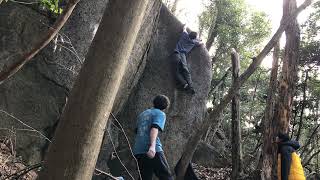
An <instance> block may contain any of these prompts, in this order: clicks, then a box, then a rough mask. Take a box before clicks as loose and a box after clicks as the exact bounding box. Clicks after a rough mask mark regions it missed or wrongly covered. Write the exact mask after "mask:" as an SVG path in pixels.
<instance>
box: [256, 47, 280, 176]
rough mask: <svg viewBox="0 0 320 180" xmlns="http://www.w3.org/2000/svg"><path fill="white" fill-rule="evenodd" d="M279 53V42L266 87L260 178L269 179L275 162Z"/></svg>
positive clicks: (275, 48) (274, 51)
mask: <svg viewBox="0 0 320 180" xmlns="http://www.w3.org/2000/svg"><path fill="white" fill-rule="evenodd" d="M279 55H280V47H279V43H277V45H276V46H275V47H274V50H273V62H272V70H271V77H270V82H269V89H268V99H267V105H266V110H265V114H264V121H263V129H264V132H263V150H262V168H261V170H262V172H261V179H262V180H271V179H274V178H272V169H273V166H274V163H275V159H274V156H275V154H276V150H277V149H276V147H275V146H274V143H273V142H272V141H273V139H274V138H273V137H275V134H276V126H275V124H276V123H275V121H274V118H273V112H274V105H275V104H274V103H275V94H276V91H275V90H276V89H277V82H278V81H277V76H278V65H279Z"/></svg>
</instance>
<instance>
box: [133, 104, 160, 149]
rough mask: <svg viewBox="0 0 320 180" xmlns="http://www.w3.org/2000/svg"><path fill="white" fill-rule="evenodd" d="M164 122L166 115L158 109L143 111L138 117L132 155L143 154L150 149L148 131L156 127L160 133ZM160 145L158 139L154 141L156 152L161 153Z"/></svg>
mask: <svg viewBox="0 0 320 180" xmlns="http://www.w3.org/2000/svg"><path fill="white" fill-rule="evenodd" d="M165 122H166V114H165V113H164V112H163V111H161V110H160V109H156V108H151V109H147V110H145V111H143V112H142V113H141V114H140V115H139V116H138V121H137V134H136V138H135V144H134V147H133V153H134V154H135V155H136V154H145V153H147V152H148V150H149V147H150V130H151V127H153V126H156V127H158V128H159V130H160V131H163V129H164V124H165ZM162 151H163V149H162V144H161V142H160V139H159V137H157V139H156V152H162Z"/></svg>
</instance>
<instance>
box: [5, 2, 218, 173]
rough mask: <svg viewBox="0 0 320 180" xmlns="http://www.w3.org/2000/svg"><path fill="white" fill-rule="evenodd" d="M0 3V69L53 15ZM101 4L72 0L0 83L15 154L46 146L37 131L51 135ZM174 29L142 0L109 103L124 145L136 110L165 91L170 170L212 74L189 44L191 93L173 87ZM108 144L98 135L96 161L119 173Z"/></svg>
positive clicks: (201, 52)
mask: <svg viewBox="0 0 320 180" xmlns="http://www.w3.org/2000/svg"><path fill="white" fill-rule="evenodd" d="M0 9H1V10H0V34H1V35H0V37H1V42H0V68H1V69H2V68H3V66H5V65H6V64H10V63H11V62H12V61H14V60H15V59H17V57H18V56H19V55H20V54H21V53H22V52H24V51H25V50H26V49H30V48H31V46H32V44H34V43H35V42H37V40H38V39H37V38H39V37H40V36H41V35H42V34H44V33H46V31H47V30H48V27H50V26H51V25H52V22H54V21H52V19H50V17H48V16H45V15H43V14H40V13H39V12H38V11H36V10H35V9H34V8H30V7H28V6H24V5H19V4H15V3H10V2H8V3H2V4H1V5H0ZM104 10H108V0H96V1H80V3H79V4H78V5H77V7H76V9H75V10H74V12H73V13H72V16H71V17H70V19H69V20H68V22H67V24H66V25H65V27H64V28H63V29H62V31H61V32H60V34H59V35H58V36H57V37H56V38H55V40H54V41H53V42H52V43H50V45H49V46H48V47H46V48H45V49H44V50H42V51H41V52H40V53H39V54H38V55H37V56H36V57H35V58H34V59H33V60H32V61H31V62H29V63H27V65H25V66H24V67H23V68H22V69H21V71H19V72H18V73H17V74H16V75H14V76H13V77H12V78H10V79H9V80H7V81H6V82H5V83H4V84H2V85H0V98H1V101H0V110H1V112H0V124H1V127H0V128H1V129H0V135H1V136H14V137H16V139H17V142H16V147H17V153H18V155H20V156H22V157H23V160H25V161H28V162H29V163H36V162H39V161H40V160H41V159H42V158H43V154H44V152H45V150H46V148H47V146H48V144H49V141H48V140H46V139H45V138H44V137H43V135H44V136H47V137H49V138H51V137H52V136H53V133H54V129H55V125H56V124H57V123H58V121H59V118H60V114H61V113H62V111H63V108H64V105H65V103H66V101H67V97H68V94H69V92H70V90H71V89H72V86H73V82H74V81H75V78H76V76H77V74H78V72H79V70H80V68H81V65H82V63H83V61H84V59H85V56H86V53H87V52H88V49H89V47H90V44H91V41H92V39H93V37H94V34H95V32H96V29H97V28H98V26H99V22H100V20H101V17H102V15H103V11H104ZM181 31H182V24H181V23H180V22H179V21H178V20H177V19H176V18H175V17H174V16H173V15H172V14H171V13H170V12H169V10H168V9H167V8H166V7H165V6H162V3H161V2H160V1H159V0H155V1H150V3H149V5H148V8H147V13H146V15H145V17H144V22H143V25H142V27H141V29H140V32H139V34H138V38H137V40H136V42H135V46H134V49H133V51H132V54H131V56H130V59H129V63H128V66H127V70H126V74H125V75H124V78H123V80H122V83H121V87H120V90H119V92H118V94H117V98H116V101H115V105H114V108H113V112H114V114H115V115H116V117H117V118H118V120H119V121H120V123H121V124H122V126H123V127H124V130H125V132H126V134H127V136H128V137H129V141H130V143H131V144H132V143H133V138H134V128H135V123H136V117H137V115H138V114H139V113H140V112H142V111H143V110H145V109H146V108H150V107H151V106H152V99H153V97H154V96H155V95H157V94H165V95H167V96H168V97H169V98H170V100H171V106H170V108H169V109H168V110H167V111H166V114H167V124H166V127H165V131H164V132H163V133H162V134H161V140H162V143H163V146H164V150H165V153H166V156H167V159H168V162H169V164H170V166H171V168H173V167H174V165H175V164H176V163H177V161H178V159H179V158H180V155H181V153H182V151H183V148H184V145H185V143H186V142H187V139H188V137H190V135H191V134H192V132H193V129H194V128H195V127H196V125H197V124H198V123H200V122H201V121H202V118H203V114H204V111H205V109H206V107H205V105H206V98H207V94H208V92H209V88H210V81H211V75H212V73H211V62H210V61H211V60H210V57H209V54H208V52H207V50H206V49H205V48H204V47H196V48H194V50H193V51H192V52H191V53H190V54H189V55H188V63H189V65H190V70H191V74H192V79H193V82H194V87H195V90H196V94H195V95H193V96H192V95H189V94H186V93H185V92H181V91H178V90H177V89H176V88H175V81H174V77H173V73H172V64H171V63H172V60H171V58H170V56H171V54H172V53H173V49H174V47H175V44H176V42H177V40H178V38H179V36H180V33H181ZM6 112H8V113H10V115H13V116H15V117H16V118H18V119H19V120H20V121H22V122H24V123H26V124H28V125H29V126H31V127H33V128H34V129H36V130H37V131H39V132H41V134H42V135H40V134H39V133H38V132H36V131H34V130H33V131H30V129H29V130H26V129H28V127H26V126H25V125H22V124H21V122H19V120H17V119H14V118H13V117H11V116H10V115H8V114H6ZM110 119H111V121H110V122H112V123H109V125H108V127H107V129H109V132H111V133H110V134H111V136H112V137H111V139H112V140H113V141H114V144H115V148H116V149H117V150H118V151H119V155H120V157H122V158H124V159H125V161H127V164H129V166H130V167H132V168H134V161H130V158H128V157H129V155H128V148H127V146H126V140H125V138H124V136H123V135H122V133H121V131H120V130H119V125H118V124H117V122H115V121H114V120H112V118H110ZM12 130H14V133H13V132H12ZM112 149H113V147H112V146H111V144H110V138H109V136H108V135H106V136H105V139H104V143H103V145H102V148H101V153H100V156H99V160H98V164H97V167H100V168H101V169H103V170H106V171H107V168H110V169H111V171H113V172H115V175H116V174H117V173H118V174H121V175H122V174H123V171H122V169H121V167H118V166H117V164H118V165H119V163H118V162H117V161H116V160H114V159H113V160H109V157H110V153H111V152H112ZM129 161H130V162H129Z"/></svg>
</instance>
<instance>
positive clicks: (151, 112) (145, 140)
mask: <svg viewBox="0 0 320 180" xmlns="http://www.w3.org/2000/svg"><path fill="white" fill-rule="evenodd" d="M169 104H170V101H169V98H168V97H167V96H164V95H158V96H156V97H155V98H154V99H153V108H151V109H147V110H145V111H143V112H142V113H140V115H139V116H138V120H137V128H136V137H135V144H134V148H133V153H134V155H135V157H136V159H137V160H138V165H139V170H140V173H141V177H142V180H152V176H153V173H155V175H156V176H157V177H158V178H159V179H160V180H173V179H172V177H171V172H170V168H169V165H168V163H167V160H166V158H165V156H164V153H163V149H162V144H161V142H160V139H159V137H158V133H159V131H160V132H162V131H163V129H164V125H165V122H166V114H165V113H164V112H163V111H164V110H165V109H167V108H168V107H169Z"/></svg>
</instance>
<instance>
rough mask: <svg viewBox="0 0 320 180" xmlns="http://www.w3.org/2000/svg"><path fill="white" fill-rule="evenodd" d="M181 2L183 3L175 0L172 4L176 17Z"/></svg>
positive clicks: (172, 10)
mask: <svg viewBox="0 0 320 180" xmlns="http://www.w3.org/2000/svg"><path fill="white" fill-rule="evenodd" d="M179 1H181V0H174V2H173V4H172V8H171V12H172V14H174V15H176V13H177V7H178V3H179Z"/></svg>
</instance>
